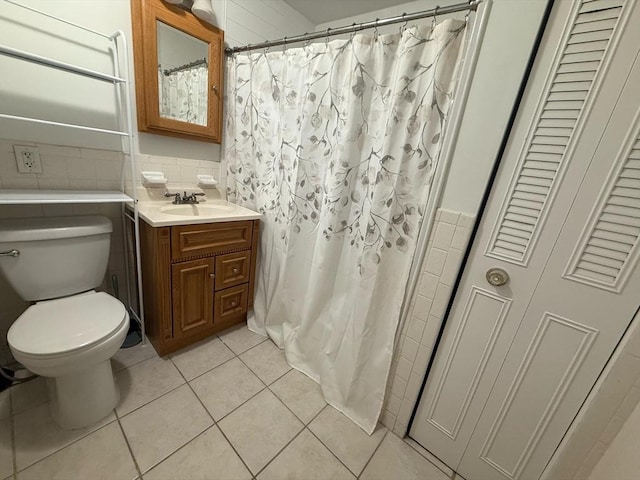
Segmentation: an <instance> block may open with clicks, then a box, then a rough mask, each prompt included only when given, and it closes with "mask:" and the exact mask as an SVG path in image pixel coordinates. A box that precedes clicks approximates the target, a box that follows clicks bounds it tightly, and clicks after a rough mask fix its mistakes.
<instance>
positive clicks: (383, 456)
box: [360, 432, 450, 480]
mask: <svg viewBox="0 0 640 480" xmlns="http://www.w3.org/2000/svg"><path fill="white" fill-rule="evenodd" d="M360 478H362V480H388V479H389V478H402V479H403V480H450V477H448V476H447V475H445V474H444V473H442V472H441V471H440V470H439V469H438V468H437V467H436V466H435V465H433V464H432V463H431V462H429V461H428V460H427V459H426V458H424V457H423V456H422V455H420V454H419V453H418V452H416V451H415V450H414V449H413V448H411V447H410V446H409V445H407V444H406V443H405V442H403V441H402V439H400V438H398V437H397V436H395V435H394V434H393V433H391V432H390V433H388V434H387V435H386V436H385V438H384V440H383V441H382V444H381V445H380V448H378V450H377V451H376V453H375V455H374V456H373V458H372V459H371V461H370V462H369V464H368V465H367V468H366V469H365V470H364V472H362V476H361V477H360Z"/></svg>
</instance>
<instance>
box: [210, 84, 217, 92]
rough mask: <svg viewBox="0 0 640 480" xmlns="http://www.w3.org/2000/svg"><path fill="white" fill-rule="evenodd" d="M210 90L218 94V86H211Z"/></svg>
mask: <svg viewBox="0 0 640 480" xmlns="http://www.w3.org/2000/svg"><path fill="white" fill-rule="evenodd" d="M211 90H213V91H214V92H216V93H218V85H213V86H212V87H211Z"/></svg>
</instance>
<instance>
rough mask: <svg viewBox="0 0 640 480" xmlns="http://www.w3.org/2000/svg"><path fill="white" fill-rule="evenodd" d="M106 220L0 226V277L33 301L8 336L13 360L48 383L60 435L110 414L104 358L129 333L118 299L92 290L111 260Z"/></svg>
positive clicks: (109, 376)
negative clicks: (60, 428)
mask: <svg viewBox="0 0 640 480" xmlns="http://www.w3.org/2000/svg"><path fill="white" fill-rule="evenodd" d="M112 230H113V228H112V225H111V221H110V220H109V219H108V218H106V217H102V216H75V217H49V218H21V219H4V220H0V271H1V272H2V273H3V274H4V276H5V277H6V278H7V280H8V282H9V284H10V285H12V286H13V288H14V289H15V291H16V292H17V293H18V295H20V296H21V297H22V298H23V299H24V300H27V301H31V302H35V303H32V305H31V306H30V307H29V308H27V310H26V311H25V312H24V313H23V314H22V315H20V317H18V319H17V320H16V321H15V322H14V323H13V325H12V326H11V328H10V329H9V332H8V334H7V340H8V343H9V347H10V348H11V352H12V353H13V356H14V357H15V359H16V360H17V361H18V362H20V363H21V364H22V365H24V366H25V367H26V368H28V369H29V370H30V371H32V372H33V373H37V374H38V375H41V376H43V377H48V383H49V395H50V399H51V413H52V416H53V418H54V420H55V421H56V422H57V423H58V425H60V427H62V428H65V429H76V428H83V427H87V426H89V425H93V424H95V423H96V422H98V421H100V420H101V419H102V418H104V417H106V416H107V415H109V414H110V413H111V411H112V410H113V409H114V407H115V406H116V404H117V403H118V391H117V388H116V385H115V382H114V379H113V373H112V371H111V363H110V359H111V357H112V356H113V355H115V353H116V352H117V351H118V350H119V348H120V347H121V345H122V343H123V342H124V339H125V337H126V335H127V331H128V329H129V315H128V313H127V310H126V308H125V307H124V305H123V304H122V303H121V302H120V301H119V300H117V299H116V298H114V297H112V296H110V295H108V294H107V293H104V292H96V291H95V290H94V289H95V288H96V287H98V286H99V285H101V284H102V281H103V279H104V276H105V273H106V271H107V264H108V261H109V247H110V237H111V232H112Z"/></svg>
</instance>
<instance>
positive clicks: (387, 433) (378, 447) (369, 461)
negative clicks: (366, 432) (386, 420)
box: [356, 428, 390, 478]
mask: <svg viewBox="0 0 640 480" xmlns="http://www.w3.org/2000/svg"><path fill="white" fill-rule="evenodd" d="M386 430H387V431H386V432H385V433H384V435H383V436H382V440H380V443H379V444H378V446H377V447H376V448H375V449H374V450H373V453H372V454H371V456H370V457H369V460H367V463H365V464H364V467H362V471H361V472H360V473H359V474H358V475H356V477H357V478H360V476H361V475H362V474H363V473H364V471H365V470H366V469H367V467H368V466H369V463H371V460H373V457H374V456H375V455H376V453H377V451H378V450H379V449H380V446H381V445H382V442H384V439H385V438H387V435H389V431H390V430H389V429H388V428H387V429H386Z"/></svg>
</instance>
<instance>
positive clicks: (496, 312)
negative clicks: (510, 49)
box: [410, 0, 640, 480]
mask: <svg viewBox="0 0 640 480" xmlns="http://www.w3.org/2000/svg"><path fill="white" fill-rule="evenodd" d="M638 24H640V8H639V6H638V2H637V1H635V0H633V1H626V2H624V1H623V0H617V1H616V0H593V1H587V0H584V1H575V2H568V1H561V2H555V4H554V8H553V11H552V15H551V18H550V21H549V24H548V26H547V29H546V31H545V36H544V39H543V44H542V46H541V49H540V51H539V54H538V56H537V58H536V63H535V65H534V70H533V72H532V76H531V78H530V80H529V82H528V85H527V90H526V93H525V97H524V99H523V103H522V105H521V107H520V110H519V112H518V117H517V119H516V124H515V125H514V129H513V131H512V134H511V136H510V139H509V144H508V146H507V149H506V151H505V156H504V158H503V162H502V165H501V168H500V171H499V173H498V177H497V179H496V183H495V184H494V187H493V189H492V193H491V198H490V200H489V203H488V205H487V209H486V210H485V212H484V215H483V218H482V221H481V223H480V227H479V231H478V235H477V237H476V239H475V241H474V244H473V247H472V251H471V255H470V257H469V261H468V263H467V265H466V268H465V272H464V275H463V278H462V281H461V284H460V287H459V289H458V292H457V294H456V298H455V300H454V304H453V307H452V310H451V313H450V315H449V318H448V320H447V326H446V329H445V331H444V334H443V338H442V341H441V344H440V346H439V349H438V352H437V355H436V358H435V361H434V365H433V368H432V370H431V373H430V376H429V378H428V381H427V385H426V388H425V391H424V393H423V396H422V398H421V400H420V403H419V407H418V410H417V414H416V417H415V419H414V422H413V424H412V427H411V432H410V435H411V436H412V437H413V438H414V439H416V440H417V441H418V442H419V443H421V444H422V445H423V446H424V447H425V448H426V449H428V450H429V451H431V452H432V453H434V454H435V455H436V456H438V457H439V458H440V459H441V460H443V461H444V462H445V463H447V464H448V465H449V466H450V467H451V468H453V469H454V470H457V471H459V472H460V473H461V474H462V475H463V476H464V477H465V478H467V480H489V479H504V478H509V479H522V478H527V479H537V478H539V475H540V474H541V472H542V470H543V469H544V467H545V465H546V463H547V462H548V460H549V459H550V457H551V455H552V453H553V451H554V450H555V448H556V447H557V445H558V443H559V442H560V440H561V438H562V435H563V434H564V432H565V431H566V429H567V427H568V425H569V424H570V422H571V421H572V419H573V416H574V415H575V413H576V412H577V410H578V409H579V407H580V405H581V403H582V401H583V400H584V398H585V396H586V395H587V393H588V390H589V389H590V387H591V386H592V384H593V382H594V380H595V378H596V377H597V375H598V374H599V372H600V371H601V369H602V367H603V365H604V363H605V362H606V359H607V358H608V355H609V354H610V353H611V352H612V350H613V348H614V347H615V344H616V342H617V339H619V338H620V336H621V335H622V333H623V331H624V328H625V327H626V325H627V324H628V322H629V321H630V319H631V318H632V315H633V312H634V311H635V310H634V309H635V308H636V307H637V304H638V298H637V291H638V289H639V288H640V283H639V282H640V280H639V279H638V267H637V257H638V233H640V225H637V222H638V221H639V220H640V206H638V208H636V204H637V202H638V201H640V199H639V198H640V183H638V182H640V180H639V179H638V178H637V177H638V172H640V170H638V169H637V161H636V160H637V159H636V157H637V150H635V148H636V147H635V145H636V143H634V142H635V141H636V139H637V133H635V131H634V130H633V128H631V127H632V126H634V125H636V123H634V122H637V118H636V117H635V115H636V111H637V110H638V108H639V107H640V89H638V88H637V85H639V84H640V65H638V62H637V61H636V60H637V55H638V50H639V47H640V46H639V43H638V41H637V28H636V27H635V26H636V25H638ZM634 62H635V63H634ZM634 128H635V127H634ZM637 128H640V127H637ZM603 132H604V133H603ZM634 135H635V137H634ZM623 145H624V148H622V146H623ZM605 147H606V148H605ZM625 149H626V150H625ZM610 172H611V173H610ZM607 182H608V183H607ZM494 267H499V268H502V269H504V270H506V271H507V272H508V273H509V275H510V282H509V283H508V284H507V285H505V286H500V287H494V286H491V285H490V284H489V283H488V282H487V280H486V278H485V274H486V272H487V271H488V270H489V269H490V268H494ZM634 289H635V290H634Z"/></svg>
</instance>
